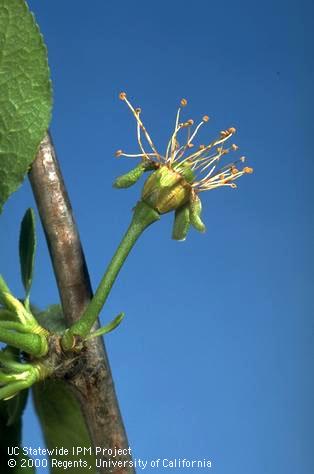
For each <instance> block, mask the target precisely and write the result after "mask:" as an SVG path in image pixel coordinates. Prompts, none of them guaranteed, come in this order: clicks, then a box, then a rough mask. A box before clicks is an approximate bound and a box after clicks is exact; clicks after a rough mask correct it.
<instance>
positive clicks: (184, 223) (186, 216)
mask: <svg viewBox="0 0 314 474" xmlns="http://www.w3.org/2000/svg"><path fill="white" fill-rule="evenodd" d="M189 228H190V209H189V205H188V204H185V205H184V206H182V207H180V208H179V209H177V210H176V212H175V216H174V223H173V229H172V238H173V239H174V240H181V241H182V240H185V239H186V236H187V233H188V230H189Z"/></svg>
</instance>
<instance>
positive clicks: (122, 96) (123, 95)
mask: <svg viewBox="0 0 314 474" xmlns="http://www.w3.org/2000/svg"><path fill="white" fill-rule="evenodd" d="M119 99H120V100H125V99H126V93H125V92H120V94H119Z"/></svg>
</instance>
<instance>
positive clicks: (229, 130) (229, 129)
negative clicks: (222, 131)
mask: <svg viewBox="0 0 314 474" xmlns="http://www.w3.org/2000/svg"><path fill="white" fill-rule="evenodd" d="M236 131H237V130H236V129H235V128H234V127H230V128H228V132H229V133H235V132H236Z"/></svg>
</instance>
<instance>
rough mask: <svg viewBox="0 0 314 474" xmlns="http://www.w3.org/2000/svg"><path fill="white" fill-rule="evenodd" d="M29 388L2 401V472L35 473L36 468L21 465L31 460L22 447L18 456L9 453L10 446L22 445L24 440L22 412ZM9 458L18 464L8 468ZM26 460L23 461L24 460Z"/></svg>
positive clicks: (0, 460) (0, 428)
mask: <svg viewBox="0 0 314 474" xmlns="http://www.w3.org/2000/svg"><path fill="white" fill-rule="evenodd" d="M27 394H28V390H23V391H22V392H20V393H19V394H18V395H16V396H15V397H14V398H11V399H10V400H1V401H0V472H3V473H5V472H10V473H11V474H22V473H24V474H34V473H35V468H31V467H21V466H22V465H24V464H25V463H26V465H27V461H28V460H29V458H28V457H27V456H25V455H23V453H22V451H21V449H19V453H18V455H17V456H14V455H10V454H9V453H8V446H9V447H14V446H17V447H20V446H21V441H22V413H23V411H24V408H25V405H26V401H27ZM9 459H14V460H15V461H16V466H15V467H13V468H10V469H9V468H8V461H9ZM23 460H24V462H23V463H22V461H23Z"/></svg>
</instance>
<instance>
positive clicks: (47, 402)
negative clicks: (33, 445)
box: [33, 379, 96, 474]
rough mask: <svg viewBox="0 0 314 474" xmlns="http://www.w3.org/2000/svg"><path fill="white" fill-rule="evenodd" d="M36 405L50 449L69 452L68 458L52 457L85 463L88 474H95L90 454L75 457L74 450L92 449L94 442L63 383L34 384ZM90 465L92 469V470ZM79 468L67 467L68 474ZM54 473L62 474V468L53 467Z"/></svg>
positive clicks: (73, 399)
mask: <svg viewBox="0 0 314 474" xmlns="http://www.w3.org/2000/svg"><path fill="white" fill-rule="evenodd" d="M33 393H34V403H35V408H36V411H37V414H38V416H39V420H40V423H41V426H42V429H43V433H44V438H45V441H46V445H47V447H48V449H53V448H56V447H58V448H61V447H63V448H64V449H67V450H68V451H69V453H68V455H67V456H66V457H65V456H64V455H63V456H62V455H60V456H58V455H56V454H53V458H55V459H58V460H60V461H65V460H66V461H75V460H76V461H78V460H79V459H81V460H82V461H83V462H86V463H87V465H88V467H86V472H90V473H92V474H93V473H96V470H95V458H94V456H93V455H92V454H89V453H88V452H85V453H84V452H82V453H80V454H78V455H75V454H74V455H73V451H72V448H73V447H82V448H84V447H85V448H90V447H91V441H90V437H89V435H88V432H87V428H86V425H85V421H84V419H83V416H82V414H81V410H80V407H79V404H78V402H77V400H76V399H75V397H74V395H73V393H72V392H71V391H70V388H69V387H68V385H66V383H65V382H63V381H62V380H49V379H48V380H45V382H43V383H39V384H36V385H34V387H33ZM89 466H91V469H89ZM78 470H79V469H78V468H77V467H76V468H75V467H68V469H67V470H66V472H67V473H68V474H75V473H76V472H78ZM51 472H52V473H53V474H59V473H60V474H61V473H62V474H63V473H64V469H63V468H62V467H53V468H52V470H51Z"/></svg>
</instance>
